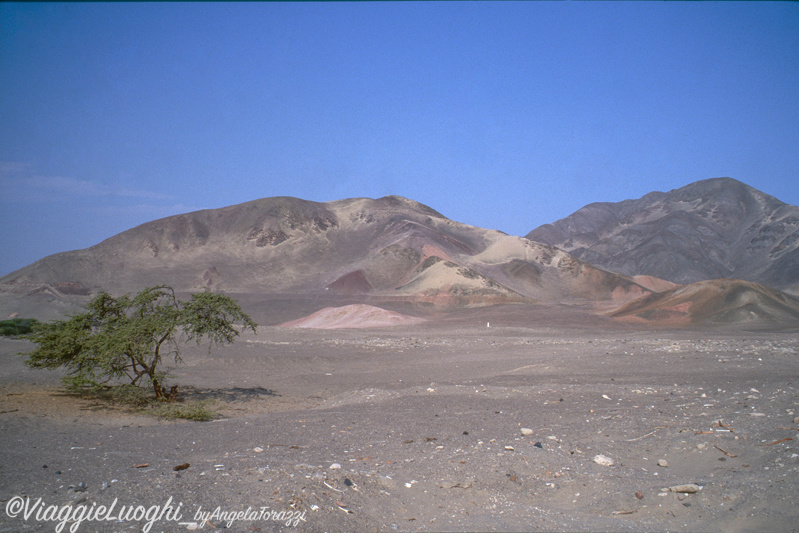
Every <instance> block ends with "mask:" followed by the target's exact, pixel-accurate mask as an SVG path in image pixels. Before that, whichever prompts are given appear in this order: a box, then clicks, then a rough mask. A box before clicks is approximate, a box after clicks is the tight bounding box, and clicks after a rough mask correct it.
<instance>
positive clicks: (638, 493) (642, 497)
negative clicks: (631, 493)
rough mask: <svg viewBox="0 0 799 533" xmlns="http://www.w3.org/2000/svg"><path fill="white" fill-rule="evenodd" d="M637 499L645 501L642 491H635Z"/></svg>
mask: <svg viewBox="0 0 799 533" xmlns="http://www.w3.org/2000/svg"><path fill="white" fill-rule="evenodd" d="M635 497H636V498H638V499H639V500H643V499H644V493H643V492H641V491H640V490H637V491H635Z"/></svg>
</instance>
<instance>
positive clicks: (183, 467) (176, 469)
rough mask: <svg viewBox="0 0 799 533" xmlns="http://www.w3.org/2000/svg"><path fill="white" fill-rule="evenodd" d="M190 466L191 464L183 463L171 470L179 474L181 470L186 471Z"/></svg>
mask: <svg viewBox="0 0 799 533" xmlns="http://www.w3.org/2000/svg"><path fill="white" fill-rule="evenodd" d="M190 466H191V463H183V464H182V465H178V466H176V467H173V468H172V470H174V471H175V472H179V471H181V470H186V469H187V468H188V467H190Z"/></svg>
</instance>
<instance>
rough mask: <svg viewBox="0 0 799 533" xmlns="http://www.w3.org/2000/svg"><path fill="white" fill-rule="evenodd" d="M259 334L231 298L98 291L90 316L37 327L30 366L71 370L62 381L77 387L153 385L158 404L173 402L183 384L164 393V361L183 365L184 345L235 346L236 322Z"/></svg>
mask: <svg viewBox="0 0 799 533" xmlns="http://www.w3.org/2000/svg"><path fill="white" fill-rule="evenodd" d="M236 323H241V324H243V326H242V327H243V328H244V329H251V330H252V331H253V332H255V330H256V327H257V324H255V322H253V321H252V319H251V318H250V317H249V316H248V315H247V314H246V313H244V311H242V309H241V307H239V305H238V304H237V303H236V302H235V300H233V299H232V298H230V297H228V296H225V295H222V294H216V293H211V292H207V291H206V292H201V293H196V294H192V295H191V298H190V299H189V300H188V301H181V300H179V299H178V298H177V297H176V296H175V291H174V290H173V289H172V288H171V287H167V286H165V285H161V286H157V287H148V288H146V289H143V290H142V291H141V292H139V293H138V294H136V295H135V296H134V297H132V298H131V297H130V296H129V295H127V294H126V295H124V296H120V297H118V298H114V297H113V296H111V295H110V294H108V293H106V292H102V293H100V294H98V295H97V296H96V297H95V298H94V299H93V300H92V301H91V302H89V304H88V305H87V307H86V312H84V313H81V314H78V315H73V316H71V317H69V318H68V319H67V320H60V321H56V322H52V323H49V324H42V325H41V326H39V327H37V328H36V329H35V330H34V332H33V334H32V335H31V340H32V341H33V342H34V343H35V344H37V345H38V348H36V349H35V350H34V351H32V352H29V353H27V354H25V355H28V356H29V358H28V360H27V361H26V364H27V365H28V366H30V367H33V368H50V369H54V368H60V367H64V368H66V369H67V370H68V374H67V375H66V376H65V377H64V378H63V382H64V384H65V385H66V386H68V387H69V388H71V389H73V390H80V389H87V388H88V389H90V390H94V391H97V390H100V389H102V388H103V387H105V386H106V385H107V384H108V383H112V382H114V381H117V380H120V379H122V380H129V381H130V383H131V384H132V385H136V386H141V385H148V386H151V387H152V388H153V391H154V392H155V396H156V398H158V399H175V397H176V396H177V387H176V386H175V387H172V390H171V391H170V392H167V390H166V380H167V377H168V375H167V374H166V372H165V371H164V369H163V366H164V365H163V363H164V361H165V360H174V362H175V364H178V363H180V362H182V360H181V358H180V345H181V344H182V342H188V341H196V342H197V343H198V344H200V343H201V342H202V341H203V339H206V338H207V339H208V340H209V350H210V349H211V347H212V346H213V345H217V344H229V343H231V342H233V340H234V339H235V338H236V337H237V336H238V335H239V331H238V329H236V326H235V324H236Z"/></svg>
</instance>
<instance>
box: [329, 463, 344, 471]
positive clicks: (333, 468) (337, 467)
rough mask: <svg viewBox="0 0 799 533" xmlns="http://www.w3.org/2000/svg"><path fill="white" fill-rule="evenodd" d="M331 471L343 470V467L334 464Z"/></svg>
mask: <svg viewBox="0 0 799 533" xmlns="http://www.w3.org/2000/svg"><path fill="white" fill-rule="evenodd" d="M330 470H341V465H340V464H338V463H333V464H332V465H330Z"/></svg>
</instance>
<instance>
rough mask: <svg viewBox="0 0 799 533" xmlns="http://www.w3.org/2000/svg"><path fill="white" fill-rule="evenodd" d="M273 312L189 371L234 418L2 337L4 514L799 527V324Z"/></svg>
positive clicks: (242, 521)
mask: <svg viewBox="0 0 799 533" xmlns="http://www.w3.org/2000/svg"><path fill="white" fill-rule="evenodd" d="M305 311H306V310H305V309H297V310H296V312H295V313H294V318H296V317H299V316H303V314H304V313H305ZM284 314H285V313H284ZM289 314H291V313H289ZM256 318H258V319H259V322H260V323H261V324H265V325H262V326H261V327H260V328H259V330H258V333H257V334H251V333H250V334H243V335H242V336H241V337H240V339H239V340H238V341H237V342H236V343H235V344H233V345H231V346H227V347H221V348H216V349H214V350H213V351H212V352H210V353H209V352H208V351H207V349H206V348H205V347H204V346H203V347H196V346H186V350H185V352H184V356H185V357H184V358H185V365H183V366H180V367H178V368H176V369H175V371H174V379H173V382H174V383H178V384H180V386H181V387H182V389H183V391H184V397H186V398H213V399H215V401H216V405H217V408H218V410H219V412H220V417H219V418H218V419H216V420H213V421H211V422H191V421H163V420H157V419H153V418H148V417H144V416H141V415H136V414H131V413H129V412H126V411H124V410H122V409H120V408H115V407H109V406H108V405H106V404H102V403H100V402H98V401H96V400H91V399H84V398H79V397H75V396H72V395H69V394H67V393H65V392H64V390H63V389H62V388H61V387H60V384H59V381H58V378H59V374H58V373H57V372H50V371H42V370H31V369H28V368H27V367H25V366H24V365H23V364H22V362H23V358H22V357H20V356H19V355H17V353H18V352H22V351H26V350H30V349H32V347H33V346H32V345H31V344H30V343H28V342H27V341H24V340H16V339H7V338H0V368H2V373H1V374H0V500H1V501H0V503H1V504H2V509H0V531H3V532H5V531H14V532H16V531H55V530H56V527H57V526H58V525H59V522H58V520H56V519H55V517H54V516H53V515H54V513H55V511H51V512H50V517H49V519H47V518H48V516H47V514H46V513H43V514H42V513H40V515H39V516H40V518H41V519H40V520H37V519H36V516H34V515H31V516H29V517H28V518H27V519H26V518H25V517H24V515H23V513H22V512H19V513H18V514H17V515H16V516H14V517H12V516H11V514H15V509H17V507H15V506H19V504H20V502H22V501H24V500H25V499H26V498H29V499H28V502H29V506H32V505H34V504H35V503H36V501H38V500H39V499H41V502H42V503H41V508H44V507H45V505H46V506H54V508H56V509H60V508H61V506H64V505H67V504H73V505H76V506H79V505H84V506H86V507H87V508H94V509H95V510H97V509H98V508H99V506H106V507H110V506H112V505H116V507H115V508H114V512H117V511H119V510H120V508H122V507H123V506H125V507H128V508H131V509H135V508H136V507H137V506H142V508H147V509H149V508H151V507H153V506H161V507H165V506H166V504H167V502H169V501H171V505H172V506H173V508H172V511H174V512H173V514H172V515H171V516H170V515H168V514H167V515H166V517H165V518H164V515H162V519H160V520H156V521H153V522H152V523H151V524H150V525H149V526H148V519H147V518H144V517H142V515H139V519H138V520H136V519H131V520H124V519H119V518H118V517H119V514H116V515H114V514H111V513H109V516H111V517H112V520H106V521H98V520H94V521H88V520H86V521H84V522H83V523H78V524H76V523H75V522H67V523H66V524H64V525H63V530H64V531H67V530H69V528H70V527H73V531H74V530H78V531H104V532H105V531H187V530H203V531H217V530H218V531H291V530H296V531H308V532H322V531H541V530H543V531H643V530H646V531H661V530H669V531H799V505H797V503H799V498H797V494H799V418H798V417H799V388H798V387H799V336H797V334H796V331H795V330H794V331H783V332H779V331H778V332H774V331H765V330H757V329H754V330H752V331H746V330H744V329H741V328H733V327H729V328H712V329H642V328H641V327H640V326H634V325H629V324H621V323H617V322H613V321H611V320H609V319H603V318H599V317H595V316H593V315H589V314H585V315H580V314H575V313H574V312H572V311H569V312H566V311H565V310H563V309H561V308H558V307H555V306H553V307H548V308H541V309H536V308H534V306H531V307H524V308H522V307H518V306H497V307H493V308H488V309H475V310H464V311H463V312H462V313H457V314H454V315H447V316H444V315H442V316H439V317H435V316H430V317H428V320H427V321H426V322H424V323H421V324H415V325H409V326H396V327H385V328H370V329H358V328H355V329H331V330H323V329H299V328H287V327H279V326H277V325H275V323H276V320H275V319H274V317H272V316H271V315H269V313H267V312H264V314H262V315H261V316H260V317H256ZM186 465H188V466H186ZM178 466H181V467H183V468H182V469H178V470H176V469H175V467H178ZM685 485H687V487H683V488H679V487H680V486H685ZM170 498H171V500H170ZM114 502H116V503H114ZM178 504H179V507H176V506H178ZM247 509H250V510H251V512H250V513H249V514H245V513H243V512H242V511H246V510H247ZM215 512H216V514H214V513H215ZM203 513H206V514H203ZM234 513H239V514H238V515H234ZM258 513H261V514H260V518H259V517H258V516H257V514H258ZM178 515H180V516H178ZM131 516H133V515H131ZM150 516H153V515H150ZM114 517H117V519H113V518H114ZM134 518H135V517H134ZM204 518H207V520H204ZM225 519H227V520H225ZM76 525H77V528H75V526H76Z"/></svg>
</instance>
